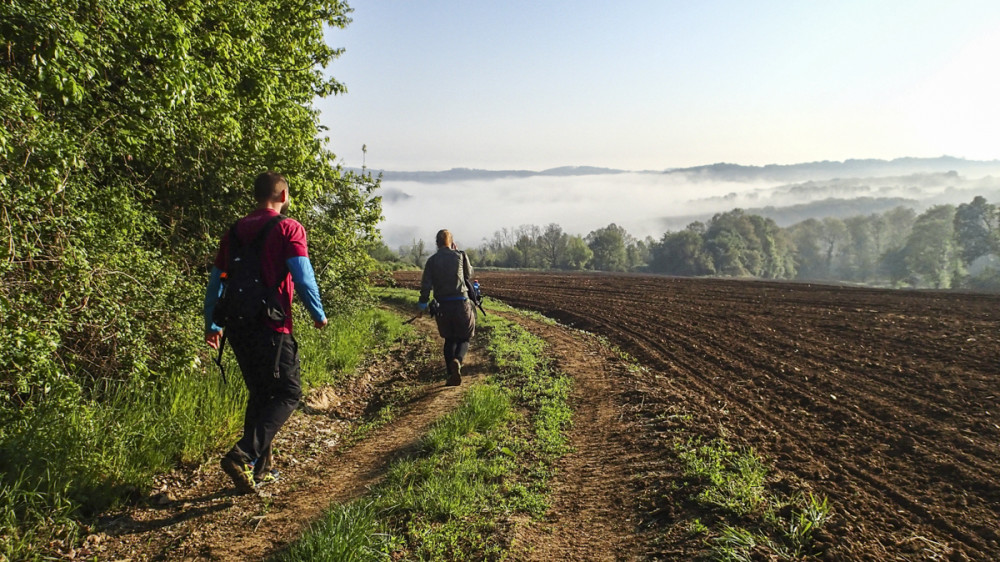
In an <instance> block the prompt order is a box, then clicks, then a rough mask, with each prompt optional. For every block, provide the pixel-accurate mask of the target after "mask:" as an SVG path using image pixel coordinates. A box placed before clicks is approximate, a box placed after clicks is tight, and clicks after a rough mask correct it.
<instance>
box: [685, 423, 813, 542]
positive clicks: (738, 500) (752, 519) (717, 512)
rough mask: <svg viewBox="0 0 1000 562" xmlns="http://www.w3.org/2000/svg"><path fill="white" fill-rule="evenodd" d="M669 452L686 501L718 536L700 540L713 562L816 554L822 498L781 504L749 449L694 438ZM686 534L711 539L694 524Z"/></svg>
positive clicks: (806, 497)
mask: <svg viewBox="0 0 1000 562" xmlns="http://www.w3.org/2000/svg"><path fill="white" fill-rule="evenodd" d="M674 451H675V453H676V455H677V458H678V459H679V460H680V461H681V463H682V466H683V473H684V478H685V479H686V481H685V482H684V487H685V489H686V490H688V491H690V497H691V499H692V500H694V501H695V502H697V503H698V504H699V505H700V506H702V507H703V508H705V509H707V510H709V512H710V513H711V514H712V515H713V516H715V518H716V519H717V522H718V527H719V530H718V531H716V532H715V533H714V535H715V536H713V537H711V538H709V539H707V540H706V543H707V544H708V545H709V548H710V552H709V555H710V557H711V558H712V559H713V560H724V561H749V560H760V559H772V560H801V559H803V558H808V557H812V556H815V555H817V554H819V553H818V552H816V550H815V548H814V545H813V542H814V541H813V537H814V534H815V532H816V531H817V530H819V529H820V528H821V527H822V526H823V525H824V524H825V523H826V522H827V521H828V520H829V519H830V516H831V509H830V506H829V504H828V502H827V500H826V498H820V497H818V496H815V495H813V494H811V493H810V494H796V495H794V496H793V497H792V498H790V499H786V498H783V497H781V495H779V494H777V493H775V492H772V491H771V490H769V489H768V487H767V476H768V469H767V465H766V464H765V462H764V460H763V459H761V458H760V456H758V455H757V454H756V453H755V452H754V450H753V449H752V448H747V449H734V448H733V447H731V446H730V445H729V444H728V443H726V442H725V441H724V440H722V439H714V440H711V441H708V442H702V441H701V440H700V439H697V438H696V439H690V440H688V441H687V442H676V443H675V444H674ZM695 528H697V530H698V532H697V533H695V532H694V529H695ZM689 531H691V533H690V534H691V535H695V534H699V535H700V534H706V535H711V534H713V533H712V530H711V529H710V528H709V527H708V526H706V525H705V524H703V523H702V522H701V520H700V519H695V520H693V521H692V522H691V523H689Z"/></svg>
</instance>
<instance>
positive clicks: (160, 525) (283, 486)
mask: <svg viewBox="0 0 1000 562" xmlns="http://www.w3.org/2000/svg"><path fill="white" fill-rule="evenodd" d="M418 326H420V329H421V330H423V331H426V332H430V331H431V330H433V324H432V322H431V321H429V320H426V319H424V320H420V321H418ZM435 345H436V344H435ZM476 347H478V346H476V345H475V342H473V349H471V350H470V353H469V355H468V356H467V357H466V363H465V366H464V367H463V377H462V378H463V384H462V386H460V387H445V386H443V379H444V366H443V362H442V361H441V359H440V352H439V351H438V350H437V349H435V350H433V351H428V350H425V355H424V356H423V357H421V358H419V360H420V361H422V364H421V365H416V366H414V365H410V364H407V361H406V359H405V358H404V359H403V360H402V361H398V362H396V364H394V365H393V366H392V367H391V368H390V371H391V372H389V373H382V374H381V375H378V376H374V377H371V378H374V379H377V380H371V381H370V382H368V383H366V384H367V385H368V386H371V385H379V384H381V383H384V382H385V381H390V382H397V383H398V382H399V381H400V380H411V381H412V380H413V379H414V378H416V379H417V380H422V381H424V382H423V384H421V385H419V386H417V387H416V388H415V390H414V391H413V393H412V395H411V396H410V398H409V399H408V400H407V401H406V402H405V404H403V405H402V406H399V407H397V411H396V413H395V416H394V419H393V420H392V421H391V422H390V423H388V424H387V425H385V426H383V427H381V428H379V429H376V430H374V431H373V432H372V433H371V434H370V435H368V436H367V437H365V438H364V439H363V440H361V441H360V442H358V443H356V444H354V445H353V446H351V447H349V448H347V449H346V451H344V450H341V448H340V447H339V438H340V436H341V435H342V434H344V433H345V432H346V431H347V429H348V426H350V425H351V424H348V423H346V422H343V421H337V420H334V419H332V418H331V417H330V416H327V415H324V414H306V413H304V412H303V411H302V409H300V410H298V411H296V412H295V414H294V415H293V416H292V418H291V419H290V420H289V422H288V423H287V424H286V426H285V427H284V428H282V431H281V432H279V433H278V437H277V439H276V449H279V450H282V451H284V454H278V455H276V458H277V460H278V461H279V462H278V465H279V466H278V468H279V469H280V470H281V473H282V474H281V479H280V480H279V481H278V482H277V483H275V484H271V485H268V486H266V487H264V488H262V490H261V495H260V496H259V497H258V496H234V495H231V490H232V484H231V483H230V482H229V481H228V479H227V478H226V477H225V476H224V475H223V474H222V473H221V470H220V469H219V468H218V464H217V462H216V461H215V460H214V459H213V460H212V461H210V462H208V463H207V464H205V465H204V466H202V467H200V469H198V470H197V471H195V472H189V473H187V474H184V475H181V476H179V477H178V480H179V483H180V484H179V485H178V486H176V487H173V488H170V489H167V490H165V492H164V493H163V494H162V495H161V496H158V497H159V499H157V497H154V498H153V499H152V501H151V502H148V504H147V505H141V506H135V507H133V508H130V509H128V510H126V511H124V512H122V513H118V514H115V516H114V517H113V519H110V520H108V521H106V522H105V524H104V525H102V528H101V529H100V530H101V531H102V532H103V533H104V536H107V538H106V539H105V540H104V541H102V542H103V548H102V549H101V558H102V559H121V560H126V559H127V560H134V561H140V560H218V561H233V562H243V561H245V560H263V559H265V558H266V557H267V556H269V555H272V554H274V553H276V552H278V551H280V550H281V549H282V548H284V547H286V546H287V545H288V544H289V543H291V542H292V541H293V540H294V539H295V538H297V537H298V536H299V534H301V532H302V531H303V530H304V529H305V528H306V527H307V526H308V524H309V523H311V522H312V521H314V520H316V519H318V518H319V517H320V516H321V515H322V514H323V512H325V510H326V509H327V508H328V507H329V506H330V505H331V504H332V503H343V502H347V501H350V500H352V499H355V498H358V497H360V496H362V495H363V494H365V493H366V492H367V491H368V489H369V488H370V487H371V486H373V485H375V484H377V483H378V482H379V481H380V480H381V479H382V478H383V477H384V476H385V473H386V471H387V469H388V468H389V466H390V464H391V462H392V461H393V460H394V459H397V458H401V457H404V456H406V455H409V454H412V453H413V452H415V450H416V447H417V446H418V445H419V442H420V439H421V438H422V437H423V435H425V434H426V433H427V431H428V430H429V429H430V427H431V425H432V424H433V423H434V422H435V421H436V420H438V419H439V418H440V417H442V416H444V415H446V414H447V413H449V412H451V411H452V410H454V408H455V407H456V406H457V405H458V403H459V401H460V400H461V398H462V396H463V395H464V393H465V391H466V390H467V389H468V388H469V387H470V386H471V385H472V384H474V383H475V382H476V381H477V380H479V379H481V378H482V377H483V376H484V375H485V374H486V372H487V370H488V369H489V361H488V360H487V359H486V358H484V357H481V355H482V353H480V352H479V350H478V349H476ZM426 353H430V354H431V357H432V358H430V359H428V357H427V356H426ZM416 369H419V373H415V372H414V371H415V370H416ZM380 380H381V383H380ZM428 381H430V382H428ZM409 384H412V382H410V383H409ZM291 459H294V460H291ZM150 504H151V505H150Z"/></svg>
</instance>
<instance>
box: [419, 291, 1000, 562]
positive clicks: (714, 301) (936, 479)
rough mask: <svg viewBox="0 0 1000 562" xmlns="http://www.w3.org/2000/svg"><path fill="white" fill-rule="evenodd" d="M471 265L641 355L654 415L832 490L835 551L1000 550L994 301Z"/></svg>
mask: <svg viewBox="0 0 1000 562" xmlns="http://www.w3.org/2000/svg"><path fill="white" fill-rule="evenodd" d="M478 277H479V281H480V282H481V284H482V286H483V290H484V292H485V293H486V294H487V295H488V296H489V297H491V298H496V299H501V300H503V301H505V302H507V303H509V304H511V305H514V306H519V307H524V308H529V309H534V310H537V311H539V312H542V313H544V314H546V315H548V316H551V317H554V318H556V319H558V320H560V321H562V322H563V323H566V324H569V325H571V326H575V327H578V328H581V329H585V330H588V331H591V332H595V333H598V334H601V335H603V336H605V337H607V338H608V339H609V340H610V341H611V342H612V343H613V344H615V345H617V346H618V347H620V348H622V349H624V350H625V351H627V352H628V353H629V354H631V355H632V356H634V357H635V358H636V359H637V360H638V361H639V362H640V363H642V364H643V365H645V366H647V367H648V368H649V369H650V371H649V372H648V373H649V374H648V376H649V380H648V381H646V382H647V383H648V391H647V394H648V396H644V397H643V401H644V404H645V406H644V407H646V408H647V409H648V408H649V407H652V408H654V409H655V408H660V409H662V410H663V412H664V413H665V414H666V413H669V412H671V411H679V410H678V409H682V410H683V411H685V412H688V413H689V415H688V416H687V417H688V418H690V419H692V420H693V422H692V423H694V424H695V426H697V427H700V428H701V430H702V432H703V433H704V434H706V435H718V434H719V433H720V431H721V432H723V433H725V434H726V437H727V439H729V440H731V441H734V442H737V443H740V444H742V445H747V446H752V447H754V448H755V449H756V450H757V451H759V452H760V453H761V454H762V455H763V456H764V457H765V458H766V459H768V461H769V462H770V463H771V464H772V465H773V466H774V469H775V470H776V471H777V472H778V473H779V474H784V475H787V477H788V478H789V479H790V480H792V481H795V482H799V483H804V484H805V485H806V486H807V487H808V488H809V489H811V490H814V491H816V492H818V493H821V494H824V495H826V496H827V497H828V498H829V500H830V502H831V504H832V505H833V508H834V512H835V513H836V519H835V521H834V522H833V523H832V526H831V527H832V528H831V529H830V531H829V533H830V534H831V535H832V536H829V537H828V538H827V539H826V540H828V541H829V542H830V543H831V544H830V545H828V546H829V547H830V548H829V549H828V551H827V552H828V554H831V553H835V554H836V557H837V558H848V559H871V560H878V559H883V560H884V559H899V560H904V559H905V560H911V559H952V560H963V559H972V560H993V559H997V558H998V557H1000V376H998V374H997V373H998V366H1000V338H998V336H997V334H998V329H1000V325H998V318H1000V298H998V297H996V296H987V295H974V294H959V293H944V292H915V291H890V290H875V289H862V288H849V287H837V286H824V285H808V284H797V283H768V282H751V281H729V280H703V279H678V278H669V277H659V276H638V275H636V276H618V275H593V274H591V275H582V274H581V275H576V274H529V273H523V274H522V273H480V274H479V276H478ZM399 279H400V280H401V281H402V282H403V283H404V284H407V285H409V286H411V287H412V286H415V284H416V282H417V276H415V275H413V274H409V275H401V276H399ZM647 399H648V401H649V402H648V403H646V401H647ZM654 413H655V412H654ZM664 417H666V416H664ZM662 427H663V426H661V429H662ZM655 441H656V440H655V439H651V440H650V441H649V442H650V443H654V442H655ZM667 452H668V448H666V447H665V448H664V454H667ZM667 512H669V508H667ZM665 548H666V550H664V551H661V553H660V554H661V555H662V554H663V553H664V552H667V551H669V547H665Z"/></svg>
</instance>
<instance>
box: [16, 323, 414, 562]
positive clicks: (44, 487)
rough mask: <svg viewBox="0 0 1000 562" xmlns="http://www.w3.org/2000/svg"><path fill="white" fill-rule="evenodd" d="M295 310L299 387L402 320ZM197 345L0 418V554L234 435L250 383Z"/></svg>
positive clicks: (53, 538)
mask: <svg viewBox="0 0 1000 562" xmlns="http://www.w3.org/2000/svg"><path fill="white" fill-rule="evenodd" d="M297 313H298V314H299V315H300V316H297V317H296V323H297V326H299V327H300V329H299V330H297V331H296V338H297V340H298V341H299V345H300V352H301V356H302V368H303V385H304V387H305V388H306V389H309V388H314V387H317V386H320V385H323V384H330V383H333V382H336V381H337V380H339V379H341V378H344V377H347V376H350V374H351V373H352V372H353V371H354V369H355V368H356V367H357V365H358V364H359V363H360V362H361V361H362V360H363V358H364V357H365V356H366V355H367V354H371V353H377V352H378V351H379V350H380V349H383V348H384V347H385V345H386V344H387V343H388V342H391V341H393V340H394V339H396V338H397V337H398V336H399V334H400V333H401V332H402V331H403V330H404V329H405V326H403V325H402V323H401V322H400V321H399V319H398V317H397V316H396V315H393V314H390V313H388V312H385V311H382V310H374V309H373V310H366V311H359V312H355V313H352V314H350V315H344V316H340V317H334V318H331V322H330V325H329V326H328V327H327V329H325V330H321V331H320V330H314V329H312V327H311V322H310V321H309V319H308V318H307V317H306V316H305V314H304V313H303V311H301V310H298V311H297ZM303 327H304V328H303ZM198 343H199V342H190V344H191V346H192V347H194V346H195V345H198ZM202 346H203V344H201V346H199V347H198V348H193V349H192V352H191V358H192V359H191V362H190V363H189V364H187V365H179V366H176V368H175V369H173V370H172V371H171V372H165V373H150V374H149V375H148V376H146V377H141V378H140V377H137V378H133V379H131V380H129V381H127V382H123V383H119V384H117V385H113V384H108V385H107V386H106V387H105V388H104V389H103V391H102V392H101V393H100V395H87V394H84V393H83V392H82V391H81V390H80V389H79V387H76V386H74V385H73V384H71V383H70V382H69V378H68V377H67V378H66V381H67V382H66V384H65V386H53V387H50V388H49V389H48V392H47V394H46V396H45V398H44V399H43V400H39V401H37V403H34V404H32V405H31V406H30V407H26V408H23V409H21V410H19V411H17V412H16V415H7V416H5V417H4V419H3V420H0V421H2V423H0V471H2V473H3V476H2V478H0V560H3V559H10V560H33V559H45V558H49V557H52V556H58V555H59V553H60V552H61V551H64V550H66V549H68V548H69V547H71V546H72V545H74V544H76V543H77V542H78V540H79V538H80V535H82V534H85V533H87V532H88V527H87V524H86V521H87V520H88V518H89V516H91V515H93V514H96V513H98V512H100V511H102V510H104V509H107V508H108V507H112V506H114V505H116V504H118V503H120V502H122V501H123V500H127V499H128V498H130V497H132V498H134V497H139V496H141V494H143V493H144V491H145V489H146V487H147V486H148V485H149V483H150V482H151V480H152V478H153V476H154V475H156V474H157V473H160V472H163V471H165V470H168V469H169V468H172V467H173V466H175V465H176V464H177V463H197V462H201V461H203V460H204V459H206V458H207V457H208V456H210V455H214V454H215V453H216V452H218V451H219V450H221V449H222V448H224V447H227V446H229V445H231V441H233V439H234V436H235V435H236V434H237V433H238V432H239V431H240V429H241V427H242V420H243V407H244V404H245V399H246V398H245V397H246V391H245V388H244V386H243V383H242V380H241V378H240V374H239V369H238V368H237V365H236V362H235V360H234V359H233V358H232V354H231V352H229V351H227V352H226V354H225V360H224V364H225V365H226V372H227V374H228V379H229V384H223V383H222V381H221V379H220V377H219V374H218V372H217V370H216V367H215V365H214V364H213V363H211V362H210V361H207V357H208V354H207V353H206V352H205V351H204V349H207V348H203V347H202Z"/></svg>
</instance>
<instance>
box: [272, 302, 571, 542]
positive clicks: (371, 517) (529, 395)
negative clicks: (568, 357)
mask: <svg viewBox="0 0 1000 562" xmlns="http://www.w3.org/2000/svg"><path fill="white" fill-rule="evenodd" d="M382 296H383V298H384V299H386V300H387V301H389V302H390V303H392V304H394V305H396V306H403V307H410V306H414V307H415V302H416V296H415V293H413V292H412V291H402V290H390V291H386V292H385V293H384V294H383V295H382ZM478 332H479V334H480V335H479V336H477V337H478V338H479V339H480V340H482V339H485V340H486V349H487V353H488V354H489V355H490V357H491V358H492V360H493V363H494V366H495V370H496V373H495V374H494V375H492V376H490V377H487V379H486V381H485V382H484V383H482V384H478V385H476V386H474V387H472V388H470V389H469V390H468V391H467V393H466V395H465V397H464V398H463V401H462V402H461V404H460V405H459V406H458V408H457V409H456V410H455V411H454V412H452V413H450V414H448V415H446V416H444V417H443V418H441V419H440V420H438V421H437V422H436V423H435V424H434V426H433V427H432V429H431V430H430V431H429V432H428V434H427V435H426V436H425V437H424V438H423V439H422V441H421V446H420V448H419V452H418V453H416V454H414V455H413V456H412V457H410V458H406V459H401V460H399V461H397V462H395V463H394V464H393V465H392V466H391V467H390V469H389V471H388V474H387V475H386V477H385V479H384V480H383V481H382V482H381V483H380V484H379V485H378V486H377V487H376V488H375V489H373V490H372V491H371V493H370V494H369V495H368V496H367V497H365V498H363V499H360V500H357V501H355V502H354V503H351V504H348V505H337V506H333V507H332V508H331V511H330V512H329V513H328V514H327V515H326V516H325V517H324V518H323V519H322V520H320V521H319V522H317V523H316V524H314V525H313V526H312V528H311V529H310V530H309V531H308V532H307V533H305V534H304V536H303V537H302V538H301V539H300V540H299V541H298V542H296V543H295V544H293V545H292V546H291V547H290V548H289V549H288V550H287V551H285V552H283V553H281V554H280V555H279V556H278V557H277V559H278V560H283V561H293V560H332V559H338V558H331V557H329V556H328V555H327V554H325V553H324V552H322V550H323V548H326V549H328V550H329V551H331V552H338V553H341V556H342V558H339V559H343V560H389V559H400V558H402V559H408V560H409V559H416V560H502V559H504V558H505V557H506V556H507V551H508V549H509V546H510V545H509V540H510V534H509V529H510V528H511V527H512V526H513V522H512V521H513V518H514V516H515V515H517V514H520V515H521V516H524V515H527V516H536V517H537V516H540V515H542V514H543V513H544V512H545V510H546V508H547V503H546V502H547V493H548V488H547V481H548V479H549V478H550V477H551V474H552V469H551V465H552V462H553V461H554V460H555V459H556V458H557V456H558V455H561V454H563V453H564V452H565V451H566V450H567V446H566V441H565V436H564V433H563V432H564V431H565V429H566V427H567V426H568V424H569V421H570V418H571V416H570V410H569V407H568V404H567V403H566V398H567V393H568V389H569V381H568V379H567V378H566V377H564V376H562V375H560V374H559V373H557V372H555V371H554V370H553V368H552V365H551V363H550V362H549V361H548V360H547V359H546V357H545V347H544V342H542V341H541V340H540V339H538V338H535V337H534V336H531V335H530V334H528V333H527V332H526V331H524V330H523V329H522V328H520V327H519V326H517V325H516V324H513V323H511V322H508V321H506V320H504V319H502V318H500V317H498V316H495V315H490V316H487V317H485V318H483V317H482V316H480V323H479V328H478ZM473 352H475V350H473ZM320 545H325V546H323V547H322V548H321V547H320Z"/></svg>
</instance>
